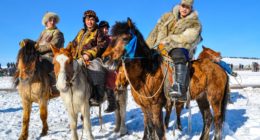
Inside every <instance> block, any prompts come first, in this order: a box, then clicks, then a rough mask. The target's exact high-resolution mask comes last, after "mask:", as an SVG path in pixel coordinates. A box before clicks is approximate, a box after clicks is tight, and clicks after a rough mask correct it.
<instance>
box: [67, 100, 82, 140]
mask: <svg viewBox="0 0 260 140" xmlns="http://www.w3.org/2000/svg"><path fill="white" fill-rule="evenodd" d="M69 104H70V102H69ZM68 114H69V118H70V129H71V139H72V140H78V134H77V118H78V114H77V113H74V110H73V108H72V107H69V108H68ZM84 120H85V119H83V121H84Z"/></svg>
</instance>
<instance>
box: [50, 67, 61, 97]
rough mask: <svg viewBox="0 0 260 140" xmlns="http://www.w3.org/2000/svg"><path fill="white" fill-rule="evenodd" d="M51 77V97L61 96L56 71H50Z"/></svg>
mask: <svg viewBox="0 0 260 140" xmlns="http://www.w3.org/2000/svg"><path fill="white" fill-rule="evenodd" d="M49 77H50V85H51V98H55V97H58V96H60V92H59V90H58V89H57V87H56V78H55V74H54V71H52V72H50V73H49Z"/></svg>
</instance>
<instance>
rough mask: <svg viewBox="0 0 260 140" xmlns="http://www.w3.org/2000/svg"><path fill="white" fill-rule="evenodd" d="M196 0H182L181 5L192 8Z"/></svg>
mask: <svg viewBox="0 0 260 140" xmlns="http://www.w3.org/2000/svg"><path fill="white" fill-rule="evenodd" d="M193 2H194V0H181V4H184V5H188V6H192V5H193Z"/></svg>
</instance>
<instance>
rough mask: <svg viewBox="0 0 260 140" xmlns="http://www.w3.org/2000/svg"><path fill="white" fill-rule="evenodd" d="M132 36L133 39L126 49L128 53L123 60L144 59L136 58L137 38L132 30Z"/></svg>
mask: <svg viewBox="0 0 260 140" xmlns="http://www.w3.org/2000/svg"><path fill="white" fill-rule="evenodd" d="M130 34H131V36H132V39H131V40H130V41H129V43H128V44H126V45H125V47H124V49H125V50H126V53H125V54H124V56H123V58H122V59H123V60H125V59H142V58H143V57H135V51H136V47H137V36H136V35H135V34H134V33H133V31H132V30H130Z"/></svg>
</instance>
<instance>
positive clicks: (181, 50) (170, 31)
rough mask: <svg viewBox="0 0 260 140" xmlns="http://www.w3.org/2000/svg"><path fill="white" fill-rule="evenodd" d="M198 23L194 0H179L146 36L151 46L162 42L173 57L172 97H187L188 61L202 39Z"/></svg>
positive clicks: (183, 98) (184, 98) (185, 98)
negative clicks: (173, 80)
mask: <svg viewBox="0 0 260 140" xmlns="http://www.w3.org/2000/svg"><path fill="white" fill-rule="evenodd" d="M201 28H202V27H201V24H200V21H199V19H198V14H197V11H195V10H194V9H193V0H182V1H181V3H180V4H179V5H177V6H175V7H174V8H173V10H172V11H171V12H168V13H166V14H164V15H163V16H162V17H161V18H160V20H159V22H158V23H157V25H156V26H155V28H154V29H153V31H152V32H151V33H150V34H149V36H148V38H147V44H148V45H149V46H150V47H153V46H156V45H158V44H163V45H164V46H165V47H164V49H165V50H166V51H167V52H168V55H169V56H170V57H171V58H172V60H173V63H174V68H175V82H174V85H173V86H172V88H171V89H170V92H169V94H170V96H171V97H172V98H179V99H180V100H183V101H186V100H187V95H186V92H187V87H188V85H189V62H190V60H191V59H192V57H193V55H194V53H195V50H196V45H197V44H198V43H200V42H201V40H202V38H201V36H200V35H201Z"/></svg>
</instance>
